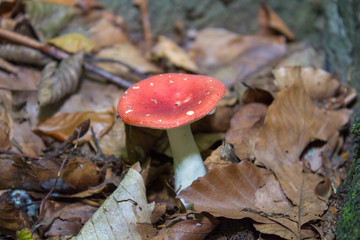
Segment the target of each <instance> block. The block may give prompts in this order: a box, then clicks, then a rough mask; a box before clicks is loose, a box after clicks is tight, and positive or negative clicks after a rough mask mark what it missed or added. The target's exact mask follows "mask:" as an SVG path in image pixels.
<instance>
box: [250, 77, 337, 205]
mask: <svg viewBox="0 0 360 240" xmlns="http://www.w3.org/2000/svg"><path fill="white" fill-rule="evenodd" d="M332 115H333V114H332V112H331V111H325V110H322V109H320V108H318V107H316V106H315V104H313V102H312V101H311V99H310V97H309V96H308V95H307V94H306V92H305V90H304V88H303V87H302V86H301V85H300V83H298V84H294V85H292V86H291V87H288V88H286V89H283V90H282V91H280V92H279V93H278V95H277V96H276V98H275V100H274V102H273V104H272V105H271V106H270V107H269V109H268V112H267V115H266V117H265V123H264V127H263V128H262V129H261V131H260V132H259V135H258V139H257V142H256V146H255V156H256V161H257V162H259V163H262V164H264V165H265V166H266V167H267V168H268V169H269V170H272V171H273V172H274V173H275V175H276V177H277V178H278V179H279V181H280V183H281V186H282V187H283V189H284V191H285V194H286V196H287V197H288V198H289V199H291V200H292V202H293V203H294V204H299V199H300V198H299V197H300V194H301V190H300V189H302V188H301V186H302V182H301V179H302V178H301V174H302V163H301V162H300V161H299V158H300V155H301V153H302V152H303V150H304V149H305V147H306V146H307V145H308V144H309V143H310V142H311V141H313V140H314V139H319V140H322V141H327V140H328V138H329V137H330V136H332V135H333V134H335V133H336V132H337V131H338V130H337V129H338V128H337V127H338V126H334V123H335V121H334V117H333V116H332ZM330 117H331V118H330ZM340 118H342V117H341V116H340ZM337 121H338V120H337Z"/></svg>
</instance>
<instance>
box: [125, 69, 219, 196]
mask: <svg viewBox="0 0 360 240" xmlns="http://www.w3.org/2000/svg"><path fill="white" fill-rule="evenodd" d="M225 90H226V88H225V85H224V84H223V83H222V82H220V81H219V80H217V79H215V78H212V77H208V76H200V75H190V74H178V73H168V74H160V75H157V76H153V77H150V78H147V79H145V80H142V81H140V82H138V83H136V84H135V85H133V86H132V87H130V88H129V89H128V90H127V91H126V92H125V94H124V95H123V96H122V97H121V98H120V101H119V104H118V114H119V116H120V117H121V119H122V120H123V121H124V122H125V123H127V124H130V125H135V126H140V127H148V128H157V129H166V130H167V134H168V137H169V142H170V147H171V150H172V154H173V158H174V169H175V171H174V172H175V189H176V190H182V189H184V188H186V187H188V186H190V185H191V183H192V182H193V181H194V180H195V179H197V178H198V177H201V176H204V175H205V173H206V169H205V166H204V164H203V160H202V158H201V156H200V153H199V150H198V148H197V146H196V143H195V141H194V138H193V135H192V133H191V129H190V123H192V122H194V121H196V120H198V119H200V118H202V117H204V116H205V115H207V114H208V113H209V112H210V111H211V110H212V109H213V108H214V107H215V106H216V104H217V103H218V101H219V100H220V99H221V98H222V97H223V95H224V94H225Z"/></svg>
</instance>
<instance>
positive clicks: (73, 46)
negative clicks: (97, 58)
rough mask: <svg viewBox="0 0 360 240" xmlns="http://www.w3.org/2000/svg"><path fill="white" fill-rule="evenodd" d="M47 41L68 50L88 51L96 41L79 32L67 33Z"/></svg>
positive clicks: (73, 51) (72, 51)
mask: <svg viewBox="0 0 360 240" xmlns="http://www.w3.org/2000/svg"><path fill="white" fill-rule="evenodd" d="M49 43H51V44H53V45H55V46H57V47H59V48H61V49H63V50H65V51H67V52H69V53H77V52H79V51H82V52H90V51H92V50H93V49H94V48H95V47H96V43H95V42H94V41H93V40H91V39H89V38H87V37H85V36H84V35H82V34H79V33H69V34H65V35H61V36H59V37H56V38H52V39H50V40H49Z"/></svg>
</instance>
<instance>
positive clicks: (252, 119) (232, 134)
mask: <svg viewBox="0 0 360 240" xmlns="http://www.w3.org/2000/svg"><path fill="white" fill-rule="evenodd" d="M266 111H267V106H266V105H264V104H261V103H249V104H246V105H244V106H242V107H241V108H240V109H239V111H237V112H236V113H235V114H234V116H233V117H232V119H231V122H230V129H229V130H228V131H227V133H226V135H225V139H226V141H227V142H229V143H230V144H232V145H233V146H234V150H235V154H236V155H237V156H238V158H240V159H248V158H253V157H254V154H253V151H254V147H255V141H256V137H257V134H258V133H259V131H260V129H261V127H262V125H263V119H264V117H265V115H266Z"/></svg>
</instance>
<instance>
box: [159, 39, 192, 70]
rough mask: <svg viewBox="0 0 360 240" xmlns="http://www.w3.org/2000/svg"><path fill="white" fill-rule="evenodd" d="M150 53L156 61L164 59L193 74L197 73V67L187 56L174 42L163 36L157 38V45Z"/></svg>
mask: <svg viewBox="0 0 360 240" xmlns="http://www.w3.org/2000/svg"><path fill="white" fill-rule="evenodd" d="M152 53H153V56H154V57H155V58H156V59H158V58H165V59H167V60H168V61H169V62H170V63H172V64H173V65H175V66H177V67H179V68H183V69H185V70H187V71H190V72H194V73H195V72H197V71H198V69H197V66H196V65H195V63H194V62H193V61H192V60H191V58H190V57H189V56H188V54H187V53H186V52H185V51H184V50H183V49H182V48H180V47H179V46H178V45H177V44H176V43H175V42H173V41H172V40H171V39H169V38H167V37H165V36H158V38H157V43H156V45H155V46H154V47H153V50H152Z"/></svg>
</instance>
